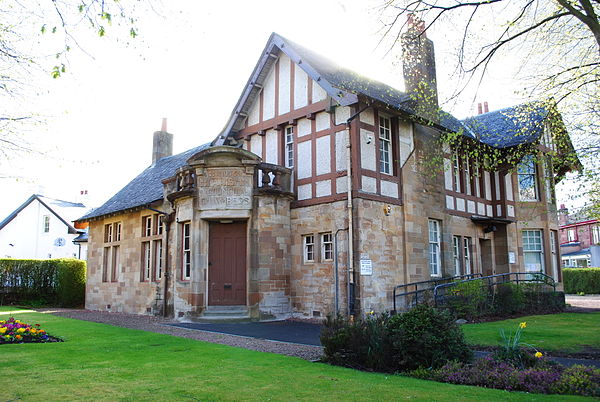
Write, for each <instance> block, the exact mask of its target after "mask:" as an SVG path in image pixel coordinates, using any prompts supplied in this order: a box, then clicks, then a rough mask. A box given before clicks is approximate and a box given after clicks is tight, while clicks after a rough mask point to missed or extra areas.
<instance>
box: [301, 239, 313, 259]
mask: <svg viewBox="0 0 600 402" xmlns="http://www.w3.org/2000/svg"><path fill="white" fill-rule="evenodd" d="M302 244H303V248H304V262H305V263H306V262H314V261H315V236H313V235H306V236H303V237H302Z"/></svg>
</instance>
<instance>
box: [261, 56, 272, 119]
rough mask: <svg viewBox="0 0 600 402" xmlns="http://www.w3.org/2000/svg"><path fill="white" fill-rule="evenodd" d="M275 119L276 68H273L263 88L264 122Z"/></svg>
mask: <svg viewBox="0 0 600 402" xmlns="http://www.w3.org/2000/svg"><path fill="white" fill-rule="evenodd" d="M273 117H275V66H273V67H272V68H271V71H270V72H269V75H268V76H267V79H266V80H265V83H264V87H263V120H269V119H272V118H273Z"/></svg>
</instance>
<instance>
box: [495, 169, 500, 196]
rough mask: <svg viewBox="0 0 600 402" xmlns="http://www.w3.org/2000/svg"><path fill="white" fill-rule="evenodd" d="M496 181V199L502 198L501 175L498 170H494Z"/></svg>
mask: <svg viewBox="0 0 600 402" xmlns="http://www.w3.org/2000/svg"><path fill="white" fill-rule="evenodd" d="M494 179H495V180H494V182H495V184H496V199H497V200H500V199H501V198H500V175H499V174H498V172H494Z"/></svg>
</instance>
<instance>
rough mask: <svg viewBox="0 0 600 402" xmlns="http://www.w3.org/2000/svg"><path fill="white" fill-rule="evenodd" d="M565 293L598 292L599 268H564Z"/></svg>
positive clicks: (599, 283)
mask: <svg viewBox="0 0 600 402" xmlns="http://www.w3.org/2000/svg"><path fill="white" fill-rule="evenodd" d="M563 283H564V286H565V293H569V294H575V293H580V292H583V293H587V294H599V293H600V268H564V269H563Z"/></svg>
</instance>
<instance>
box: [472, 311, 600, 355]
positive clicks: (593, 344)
mask: <svg viewBox="0 0 600 402" xmlns="http://www.w3.org/2000/svg"><path fill="white" fill-rule="evenodd" d="M523 321H525V322H527V328H526V329H525V330H524V331H523V336H522V338H521V340H522V342H525V343H529V344H531V345H533V346H535V347H536V348H539V349H542V350H548V351H557V350H560V351H564V352H583V351H584V350H585V349H586V348H594V349H596V350H600V313H589V314H582V313H562V314H548V315H533V316H528V317H521V318H516V319H510V320H503V321H496V322H486V323H481V324H466V325H463V329H464V331H465V336H466V338H467V341H468V342H469V343H470V344H472V345H486V346H497V345H498V342H500V340H501V338H500V330H501V329H504V331H506V332H507V334H508V332H509V331H514V330H515V329H516V328H517V326H518V325H519V323H520V322H523Z"/></svg>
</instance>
